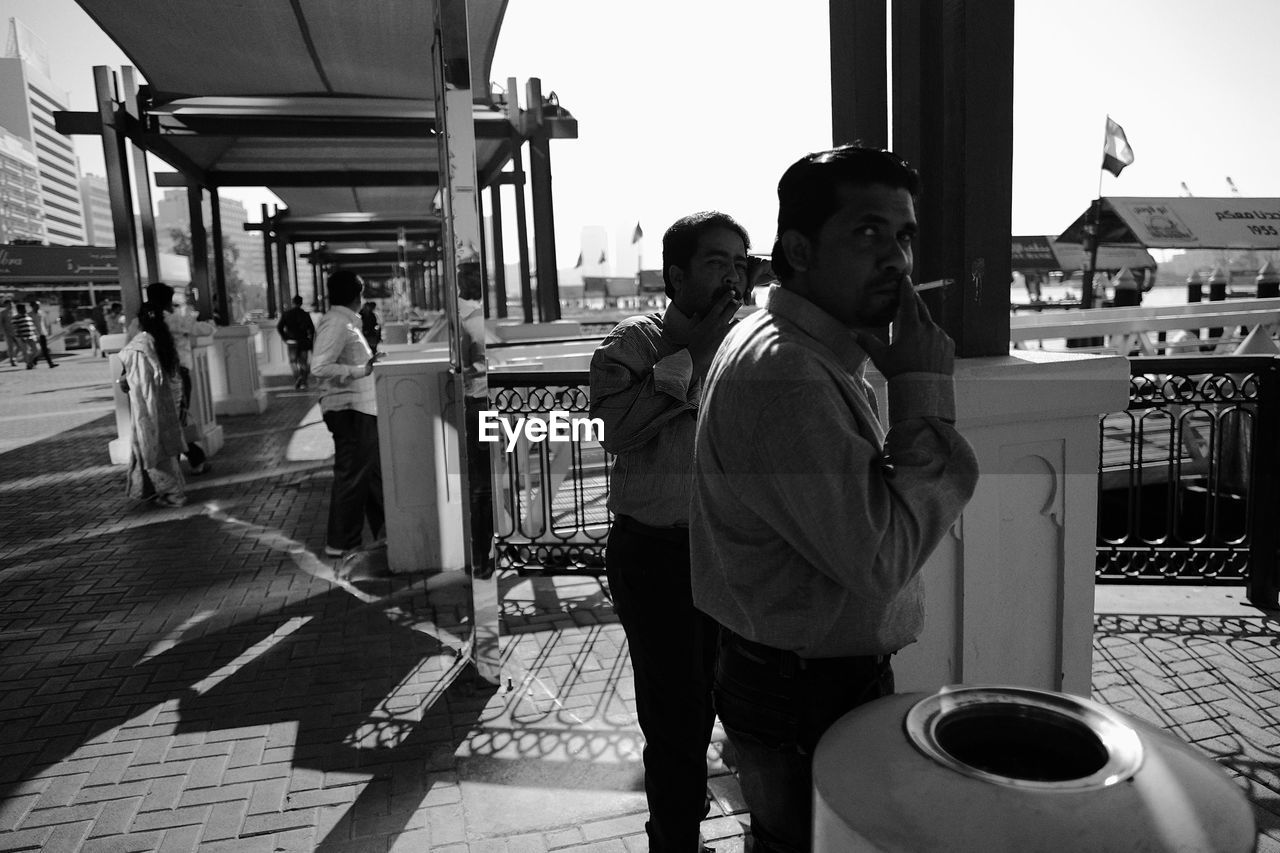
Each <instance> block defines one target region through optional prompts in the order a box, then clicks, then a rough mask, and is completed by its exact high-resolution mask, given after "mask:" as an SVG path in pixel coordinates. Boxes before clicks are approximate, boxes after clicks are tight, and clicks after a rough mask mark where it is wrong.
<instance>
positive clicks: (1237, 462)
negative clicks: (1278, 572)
mask: <svg viewBox="0 0 1280 853" xmlns="http://www.w3.org/2000/svg"><path fill="white" fill-rule="evenodd" d="M1131 364H1132V369H1131V379H1130V391H1129V408H1128V410H1127V411H1124V412H1116V413H1112V414H1108V415H1104V416H1103V417H1102V418H1101V423H1100V431H1099V443H1100V451H1101V453H1100V456H1101V471H1100V477H1099V480H1098V485H1099V496H1098V562H1097V575H1098V579H1099V581H1103V582H1126V581H1128V582H1137V583H1151V582H1180V583H1201V584H1204V583H1229V584H1242V583H1245V582H1246V581H1247V580H1248V578H1249V576H1250V573H1251V572H1259V571H1261V572H1269V573H1274V565H1275V553H1274V547H1271V546H1270V545H1269V544H1268V542H1269V541H1270V539H1271V537H1270V536H1269V535H1267V534H1264V535H1263V536H1262V537H1261V538H1260V537H1259V535H1258V527H1259V525H1260V524H1265V525H1275V524H1276V523H1277V521H1278V520H1280V519H1277V517H1276V514H1275V510H1276V499H1275V495H1276V489H1275V488H1274V483H1275V479H1276V474H1277V471H1276V470H1275V465H1274V464H1273V461H1272V460H1273V458H1274V453H1273V448H1274V445H1275V443H1276V439H1277V437H1276V434H1275V426H1274V412H1275V407H1276V402H1277V401H1276V396H1277V383H1276V375H1277V374H1276V359H1275V358H1273V357H1271V356H1212V357H1203V356H1192V357H1185V356H1170V357H1161V358H1134V359H1132V360H1131ZM1268 442H1269V444H1268Z"/></svg>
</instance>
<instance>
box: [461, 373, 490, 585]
mask: <svg viewBox="0 0 1280 853" xmlns="http://www.w3.org/2000/svg"><path fill="white" fill-rule="evenodd" d="M466 400H467V481H468V487H469V489H470V491H471V494H470V496H469V497H470V504H469V505H470V508H471V565H472V566H474V567H475V569H476V571H477V573H479V574H480V575H481V576H484V573H485V572H491V571H492V570H493V567H494V566H493V563H494V559H493V473H492V471H493V463H492V461H491V460H490V458H489V445H488V444H486V443H484V442H482V441H480V413H481V412H482V411H484V410H485V409H487V408H488V407H489V401H488V399H487V398H485V397H467V398H466Z"/></svg>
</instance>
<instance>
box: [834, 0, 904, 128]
mask: <svg viewBox="0 0 1280 853" xmlns="http://www.w3.org/2000/svg"><path fill="white" fill-rule="evenodd" d="M829 14H830V19H831V141H832V142H833V143H834V144H835V145H844V144H846V143H850V142H859V143H861V144H863V145H868V146H871V147H874V148H888V147H889V81H888V77H887V74H888V57H887V55H886V54H885V45H886V35H887V30H886V20H885V0H830V13H829Z"/></svg>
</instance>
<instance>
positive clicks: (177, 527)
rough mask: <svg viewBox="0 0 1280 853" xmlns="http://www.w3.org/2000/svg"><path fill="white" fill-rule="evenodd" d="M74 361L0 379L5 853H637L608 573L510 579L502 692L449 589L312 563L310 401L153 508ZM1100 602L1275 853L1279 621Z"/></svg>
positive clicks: (634, 738)
mask: <svg viewBox="0 0 1280 853" xmlns="http://www.w3.org/2000/svg"><path fill="white" fill-rule="evenodd" d="M61 364H62V365H63V367H62V368H61V369H59V370H57V371H49V370H47V369H39V370H35V371H22V370H18V371H11V370H8V369H7V368H0V398H3V399H4V400H5V401H6V405H5V406H4V408H3V413H2V414H0V526H2V527H3V531H4V533H3V538H2V539H0V851H10V850H50V851H71V850H85V851H129V850H147V851H149V850H166V851H167V850H175V851H176V850H196V849H199V850H211V851H218V850H226V851H237V852H238V851H259V850H261V851H277V850H281V851H283V850H321V851H328V853H336V851H348V850H353V851H354V850H360V851H366V850H367V851H373V850H376V851H388V850H395V851H421V850H438V851H455V852H458V853H460V851H484V853H490V851H492V852H493V853H497V852H498V851H508V852H509V853H523V851H547V850H584V851H585V850H590V851H641V850H644V849H645V848H646V844H645V841H644V834H643V823H644V796H643V792H642V786H641V769H640V758H639V756H640V737H639V732H638V727H637V726H636V723H635V715H634V706H633V702H632V695H631V692H630V690H631V684H630V676H629V667H628V664H627V660H626V654H625V649H626V641H625V637H624V636H623V634H622V631H621V628H620V626H619V625H618V624H617V622H616V621H615V619H614V618H613V614H612V611H611V609H610V607H609V603H608V599H607V595H606V594H605V590H603V589H602V587H601V585H600V584H599V583H598V582H597V581H595V580H593V579H591V578H555V579H553V578H541V579H531V578H520V577H517V576H514V575H511V576H505V575H504V576H500V578H499V588H500V590H501V593H502V601H503V613H504V625H505V628H506V636H507V639H506V642H505V645H504V648H503V654H504V656H505V658H504V659H505V666H504V679H503V683H502V684H499V685H496V686H495V685H492V684H489V683H487V682H484V681H482V680H479V679H477V678H475V677H474V676H472V675H470V670H469V669H467V668H465V667H463V666H462V665H461V663H460V659H459V656H458V652H459V650H460V649H461V648H462V647H463V644H464V643H465V641H466V636H467V624H466V619H467V618H468V617H467V612H466V611H467V607H466V598H467V595H466V590H465V588H464V587H463V586H462V585H461V584H460V583H459V582H458V581H457V580H456V579H451V578H448V577H443V576H436V577H426V576H399V577H395V578H386V577H374V576H373V575H376V574H378V572H377V571H376V569H377V562H378V556H377V554H376V553H375V554H373V555H371V556H369V557H367V558H366V560H367V562H366V564H365V565H364V566H363V567H359V566H358V567H357V568H356V570H355V573H354V575H353V576H351V577H339V576H338V575H337V574H336V573H335V571H334V568H335V567H334V564H333V563H332V561H326V560H324V559H322V558H320V557H318V556H317V554H319V553H320V552H321V548H322V545H323V541H322V536H323V527H324V513H325V509H326V506H327V499H328V485H329V482H330V474H329V468H328V464H327V463H326V461H325V460H324V458H323V452H321V453H317V452H316V448H317V447H319V448H323V447H324V440H325V439H326V438H327V436H325V435H324V434H323V433H322V432H317V430H321V429H322V427H320V426H319V422H318V413H317V412H316V411H315V410H314V409H313V404H314V399H313V397H312V396H311V395H308V394H305V393H297V392H294V391H292V390H291V389H287V390H286V389H282V388H274V389H272V391H271V393H270V405H269V408H268V410H267V411H266V412H265V413H264V414H263V415H261V416H252V417H248V416H246V417H234V418H221V419H220V423H221V424H222V426H223V429H224V431H225V434H226V446H225V447H224V449H223V451H222V452H221V453H220V454H219V455H218V456H216V457H214V459H213V460H212V462H213V465H214V470H213V472H212V473H211V474H209V475H206V476H204V477H201V478H193V479H192V480H191V482H190V483H189V487H190V496H191V502H190V504H189V505H188V506H186V507H184V508H182V509H157V508H154V507H150V506H138V505H135V504H133V503H132V502H130V501H128V500H127V499H126V498H124V495H123V492H124V483H123V479H124V475H123V471H122V469H120V468H117V467H113V466H111V465H110V464H109V463H108V460H107V456H106V442H107V441H108V440H109V439H110V438H112V437H114V419H113V418H112V416H111V414H110V409H109V404H110V398H109V395H108V393H107V390H106V387H107V386H106V385H105V381H106V378H107V377H106V368H105V363H103V362H101V361H95V360H93V359H91V358H89V357H88V356H87V355H77V356H68V357H64V358H63V359H61ZM362 578H363V579H362ZM1104 597H1107V598H1108V600H1110V601H1112V602H1118V607H1116V608H1113V609H1112V610H1111V611H1108V612H1104V613H1102V614H1101V615H1099V616H1098V618H1097V632H1096V637H1095V675H1094V686H1095V698H1098V699H1100V700H1101V701H1104V702H1106V703H1108V704H1111V705H1113V706H1115V707H1117V708H1119V709H1121V710H1123V711H1126V712H1128V713H1131V714H1135V715H1137V716H1139V717H1143V718H1145V719H1149V720H1152V721H1154V722H1156V723H1157V724H1159V725H1161V726H1164V727H1166V728H1167V729H1169V730H1170V731H1171V732H1173V733H1174V734H1175V735H1177V736H1179V737H1181V738H1183V739H1185V740H1188V741H1191V742H1192V743H1194V744H1196V746H1198V747H1200V748H1202V749H1204V750H1205V751H1206V752H1207V753H1208V754H1209V755H1212V756H1213V757H1215V758H1216V759H1217V760H1218V761H1219V762H1220V763H1221V764H1222V765H1223V766H1224V767H1225V768H1226V769H1227V770H1228V772H1230V773H1231V774H1232V775H1234V776H1235V777H1236V778H1237V780H1238V781H1239V782H1240V784H1241V785H1242V786H1243V787H1244V788H1245V789H1246V790H1247V791H1248V792H1249V796H1250V798H1251V799H1252V800H1253V802H1254V803H1255V805H1256V808H1257V814H1258V818H1259V824H1260V826H1261V828H1262V829H1263V830H1264V832H1265V834H1264V835H1263V836H1262V842H1261V846H1260V848H1259V849H1262V850H1267V851H1275V850H1280V768H1278V767H1277V759H1276V756H1277V754H1278V753H1280V742H1278V741H1280V710H1277V705H1278V704H1280V654H1278V653H1277V642H1278V641H1277V640H1276V636H1277V630H1276V629H1277V627H1278V623H1277V620H1276V619H1274V618H1272V617H1271V616H1268V615H1266V614H1262V613H1259V612H1258V611H1256V610H1250V609H1247V608H1241V607H1240V606H1239V605H1238V602H1237V603H1236V604H1235V606H1233V607H1226V608H1219V610H1221V612H1209V611H1211V610H1212V608H1206V607H1202V606H1200V604H1201V602H1198V601H1196V600H1194V599H1189V600H1187V601H1184V602H1182V603H1181V604H1180V606H1179V607H1162V606H1161V607H1155V608H1154V610H1156V611H1160V612H1151V613H1144V612H1143V610H1144V607H1142V606H1137V605H1136V604H1134V601H1133V600H1126V599H1125V598H1124V596H1119V597H1117V596H1116V595H1109V596H1103V595H1100V599H1102V598H1104ZM1213 600H1214V601H1218V602H1221V596H1216V597H1213ZM459 673H461V674H460V675H459ZM721 750H722V736H721V735H720V733H719V731H718V730H717V735H716V739H715V743H713V745H712V749H711V751H710V754H709V758H710V761H709V767H710V769H711V778H710V780H709V786H710V788H711V790H712V792H713V793H714V795H715V803H714V805H713V807H712V812H711V815H710V816H709V817H708V819H707V821H706V822H705V823H704V827H703V834H704V836H705V837H706V838H707V839H708V840H709V841H711V843H712V844H713V845H714V846H715V847H716V848H717V850H720V851H739V850H741V849H742V845H743V839H742V835H743V825H744V823H745V821H746V820H747V817H746V815H745V809H744V806H743V803H742V801H741V795H740V793H739V791H738V789H737V785H736V782H735V781H734V779H733V776H732V774H731V772H730V771H729V768H728V767H727V766H726V764H725V762H724V761H723V760H722V756H721Z"/></svg>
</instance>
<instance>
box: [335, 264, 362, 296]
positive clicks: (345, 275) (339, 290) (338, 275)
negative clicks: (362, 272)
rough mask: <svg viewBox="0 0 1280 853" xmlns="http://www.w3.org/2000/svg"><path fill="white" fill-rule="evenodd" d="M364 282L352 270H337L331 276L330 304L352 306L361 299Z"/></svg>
mask: <svg viewBox="0 0 1280 853" xmlns="http://www.w3.org/2000/svg"><path fill="white" fill-rule="evenodd" d="M363 287H364V282H362V281H361V280H360V276H358V275H356V274H355V273H354V272H352V271H351V270H336V271H334V273H333V275H331V276H329V304H330V305H350V304H351V303H352V302H355V301H356V300H357V299H359V298H360V291H361V290H362V289H363Z"/></svg>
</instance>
